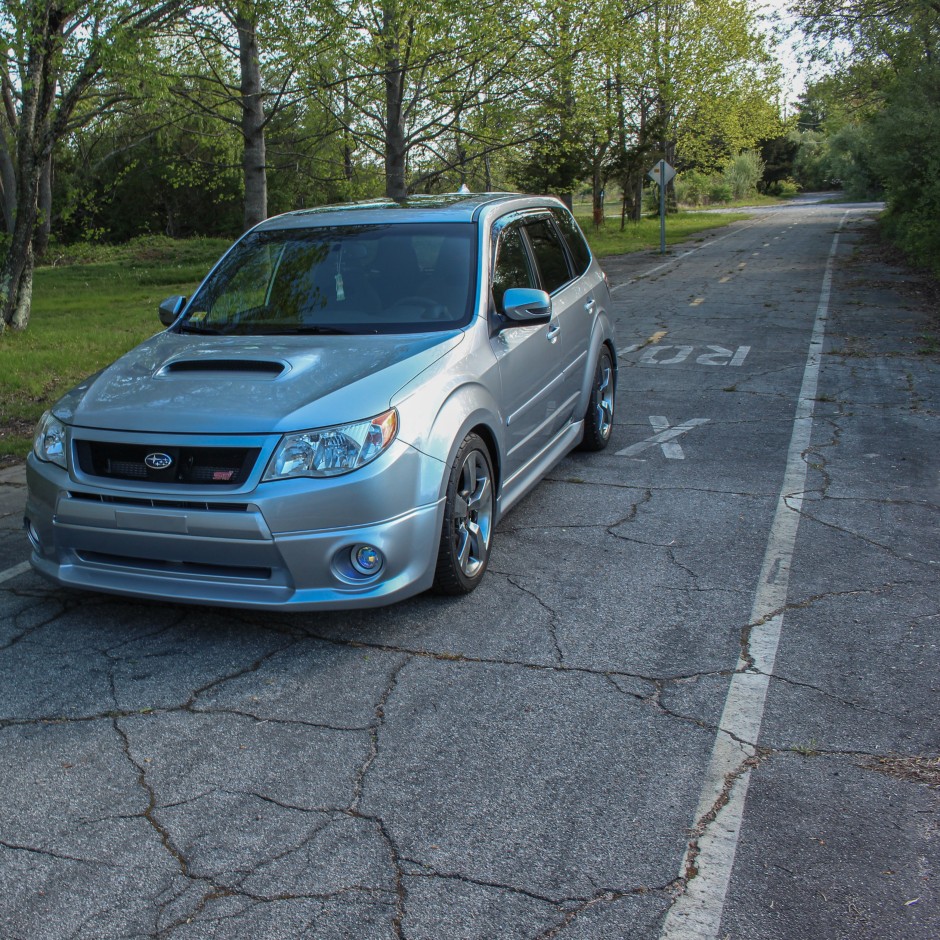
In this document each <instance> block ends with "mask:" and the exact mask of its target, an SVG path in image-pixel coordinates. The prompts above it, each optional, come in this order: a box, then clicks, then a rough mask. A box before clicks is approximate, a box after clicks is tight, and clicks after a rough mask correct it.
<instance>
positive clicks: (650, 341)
mask: <svg viewBox="0 0 940 940" xmlns="http://www.w3.org/2000/svg"><path fill="white" fill-rule="evenodd" d="M666 333H667V331H666V330H659V331H658V332H656V333H654V334H653V335H652V336H650V337H649V338H648V339H645V340H643V342H642V343H633V344H632V345H631V346H627V347H625V348H624V349H621V350H620V352H618V353H617V358H618V359H620V358H623V357H624V356H626V355H627V354H628V353H632V352H636V351H637V350H638V349H645V348H646V347H647V346H655V345H656V344H657V343H658V342H659V341H660V340H661V339H662V338H663V337H664V336H665V335H666Z"/></svg>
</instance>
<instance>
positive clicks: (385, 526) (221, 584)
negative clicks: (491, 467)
mask: <svg viewBox="0 0 940 940" xmlns="http://www.w3.org/2000/svg"><path fill="white" fill-rule="evenodd" d="M443 509H444V502H443V500H439V501H438V502H437V503H432V504H429V505H425V506H422V507H420V508H418V509H415V510H412V511H410V512H408V513H405V514H404V515H402V516H399V517H397V518H395V519H390V520H386V521H384V522H381V523H378V524H376V525H366V526H357V527H354V528H350V529H332V530H325V531H321V532H302V533H291V534H289V535H278V536H274V537H273V538H271V539H267V540H263V541H245V542H242V544H243V545H244V546H245V551H244V553H243V555H242V557H241V558H240V559H239V564H238V565H231V564H227V565H213V564H212V563H205V562H203V561H201V560H200V561H189V562H186V561H180V562H174V563H164V562H163V561H162V559H163V558H173V557H175V556H178V555H179V554H180V552H179V550H176V551H174V549H173V546H174V545H176V546H177V549H178V548H179V546H182V545H185V546H186V547H187V548H188V549H189V554H190V557H191V558H193V557H197V556H194V555H193V554H192V550H193V547H194V543H197V542H198V543H201V544H204V545H205V547H206V549H207V551H206V553H205V555H204V556H202V555H200V556H199V557H205V558H211V557H218V556H219V554H221V553H223V552H224V551H225V549H226V548H232V549H234V548H238V547H239V546H238V545H236V544H235V543H233V542H232V541H229V540H225V539H199V538H198V537H192V536H177V535H175V534H172V533H148V539H149V540H150V541H151V544H152V543H153V540H159V541H162V542H163V543H164V545H165V548H166V550H162V551H157V552H153V551H151V552H150V555H151V557H150V558H145V557H140V558H137V557H135V555H134V542H133V539H134V537H135V535H136V533H127V544H126V545H125V546H122V545H121V544H120V543H115V542H114V537H115V535H116V534H117V533H115V532H114V530H110V532H108V531H106V530H105V531H103V533H102V531H98V530H94V529H90V530H89V529H84V530H81V529H76V530H75V531H76V533H80V531H83V532H84V533H85V534H86V535H88V538H87V539H69V542H70V543H72V545H71V547H70V548H68V549H67V550H65V551H61V552H60V554H59V558H58V560H56V559H53V558H49V557H46V556H43V555H40V554H39V553H38V552H36V551H34V552H33V554H32V557H31V559H30V562H31V564H32V566H33V567H34V568H35V569H36V571H37V572H39V574H41V575H43V576H44V577H46V578H48V579H49V580H51V581H53V582H55V583H57V584H59V585H64V586H65V587H70V588H77V589H82V590H90V591H103V592H105V593H109V594H120V595H123V596H127V597H135V598H146V599H149V600H154V601H164V602H167V601H169V602H171V603H182V604H204V605H208V606H214V607H235V608H239V609H245V610H269V611H290V610H297V611H303V610H346V609H354V608H365V607H378V606H383V605H386V604H391V603H395V602H396V601H399V600H404V599H405V598H407V597H411V596H413V595H415V594H419V593H421V592H422V591H425V590H427V589H428V588H429V587H430V586H431V583H432V581H433V578H434V571H435V568H436V563H437V546H438V542H439V538H440V532H441V524H442V517H443ZM102 534H103V535H104V539H100V538H98V537H99V536H101V535H102ZM76 543H77V545H76ZM82 543H84V544H82ZM361 544H369V545H376V546H378V547H379V548H380V550H381V551H382V553H383V554H384V555H385V557H386V559H388V562H387V565H386V567H385V568H384V569H383V574H380V575H378V576H374V577H372V578H364V579H363V580H362V582H361V583H356V582H355V581H354V580H352V579H351V578H350V577H349V576H348V574H344V573H342V572H339V571H338V570H337V565H336V561H335V560H336V559H337V558H339V557H341V556H342V555H343V553H346V552H348V551H349V550H351V549H352V548H353V547H354V546H357V545H361ZM298 573H306V574H308V575H309V576H310V577H309V582H308V583H307V584H300V585H298V584H297V583H296V582H297V578H298Z"/></svg>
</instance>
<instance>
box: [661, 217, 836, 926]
mask: <svg viewBox="0 0 940 940" xmlns="http://www.w3.org/2000/svg"><path fill="white" fill-rule="evenodd" d="M848 215H849V213H848V212H846V213H845V215H843V216H842V220H841V222H840V223H839V228H838V230H837V231H836V235H835V237H834V238H833V240H832V247H831V249H830V250H829V257H828V259H827V261H826V270H825V273H824V275H823V283H822V289H821V291H820V295H819V305H818V306H817V308H816V321H815V324H814V326H813V334H812V337H811V338H810V344H809V354H808V356H807V359H806V368H805V370H804V372H803V384H802V387H801V388H800V397H799V399H798V401H797V406H796V417H795V418H794V422H793V433H792V436H791V438H790V447H789V450H788V451H787V467H786V474H785V476H784V480H783V486H782V488H781V490H780V496H779V498H778V500H777V511H776V513H775V515H774V521H773V524H772V526H771V529H770V537H769V539H768V542H767V549H766V552H765V554H764V563H763V566H762V568H761V573H760V579H759V581H758V586H757V592H756V594H755V597H754V606H753V609H752V610H751V619H750V621H749V624H750V625H751V633H750V642H749V643H748V648H747V652H748V653H749V657H746V656H745V655H744V652H743V651H742V655H741V658H740V659H739V660H738V664H737V667H736V669H735V673H734V676H733V677H732V680H731V686H730V688H729V689H728V697H727V698H726V699H725V707H724V711H723V712H722V715H721V721H720V722H719V726H718V727H719V730H718V736H717V737H716V738H715V745H714V748H713V750H712V755H711V761H710V762H709V765H708V770H707V772H706V775H705V779H704V781H703V784H702V790H701V792H700V795H699V801H698V807H697V809H696V811H695V818H694V822H693V826H692V838H691V839H690V841H689V847H688V849H687V850H686V853H685V857H684V858H683V860H682V868H681V869H680V876H682V877H688V882H687V884H686V888H685V891H684V893H683V894H681V895H680V896H679V897H678V898H677V899H676V901H675V902H674V903H673V905H672V907H671V908H670V910H669V912H668V914H667V915H666V919H665V921H664V923H663V929H662V932H661V933H660V940H715V938H717V936H718V931H719V928H720V926H721V916H722V913H723V912H724V906H725V896H726V894H727V892H728V885H729V883H730V881H731V871H732V868H733V867H734V856H735V852H736V851H737V847H738V837H739V835H740V832H741V822H742V819H743V817H744V804H745V800H746V797H747V788H748V784H749V782H750V776H751V770H750V766H751V765H750V763H749V761H750V759H751V758H752V757H754V755H755V753H756V744H757V738H758V735H759V734H760V726H761V722H762V721H763V717H764V706H765V703H766V699H767V689H768V686H769V684H770V676H771V674H772V673H773V668H774V660H775V659H776V656H777V647H778V645H779V643H780V631H781V629H782V627H783V610H784V607H785V605H786V601H787V588H788V586H789V580H790V564H791V562H792V560H793V550H794V546H795V544H796V534H797V529H798V528H799V524H800V509H801V508H802V505H803V492H804V489H805V486H806V471H807V464H806V460H805V459H804V454H805V452H806V450H807V448H808V447H809V445H810V438H811V435H812V431H813V411H814V408H815V401H816V389H817V385H818V382H819V369H820V363H821V361H822V351H823V341H824V339H825V333H826V319H827V317H828V311H829V295H830V292H831V290H832V270H833V265H834V262H835V255H836V249H837V248H838V245H839V232H840V231H841V229H842V226H843V225H844V224H845V220H846V218H847V217H848ZM693 872H694V875H693ZM690 875H693V876H692V877H689V876H690Z"/></svg>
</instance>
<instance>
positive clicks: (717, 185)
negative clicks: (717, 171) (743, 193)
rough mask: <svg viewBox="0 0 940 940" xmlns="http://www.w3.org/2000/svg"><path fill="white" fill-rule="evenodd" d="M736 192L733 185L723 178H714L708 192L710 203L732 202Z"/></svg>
mask: <svg viewBox="0 0 940 940" xmlns="http://www.w3.org/2000/svg"><path fill="white" fill-rule="evenodd" d="M733 198H734V190H733V189H732V188H731V184H730V183H729V182H728V181H727V180H725V179H723V178H722V177H717V176H716V177H712V184H711V186H710V187H709V190H708V201H709V202H714V203H723V202H731V200H732V199H733Z"/></svg>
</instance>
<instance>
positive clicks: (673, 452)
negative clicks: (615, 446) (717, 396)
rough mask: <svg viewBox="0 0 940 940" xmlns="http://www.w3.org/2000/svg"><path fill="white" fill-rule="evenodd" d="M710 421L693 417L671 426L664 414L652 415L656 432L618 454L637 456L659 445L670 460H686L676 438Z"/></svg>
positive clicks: (620, 455) (619, 455)
mask: <svg viewBox="0 0 940 940" xmlns="http://www.w3.org/2000/svg"><path fill="white" fill-rule="evenodd" d="M708 421H709V419H708V418H692V419H690V420H689V421H685V422H683V423H682V424H677V425H676V426H675V427H671V426H670V424H669V419H668V418H664V417H663V416H662V415H650V417H649V422H650V424H651V425H652V426H653V430H654V431H656V434H654V435H653V436H652V437H648V438H647V439H646V440H645V441H640V442H639V443H638V444H631V445H630V446H629V447H625V448H624V449H623V450H618V451H617V456H618V457H635V456H636V455H637V454H642V453H643V451H644V450H649V449H650V448H651V447H656V446H657V445H658V446H659V447H661V448H662V449H663V454H664V455H665V456H666V457H668V458H669V459H670V460H685V454H684V453H683V452H682V448H681V447H680V446H679V445H678V444H676V443H675V438H677V437H679V436H680V435H681V434H685V433H686V431H691V430H692V428H696V427H698V426H699V425H700V424H708Z"/></svg>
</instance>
